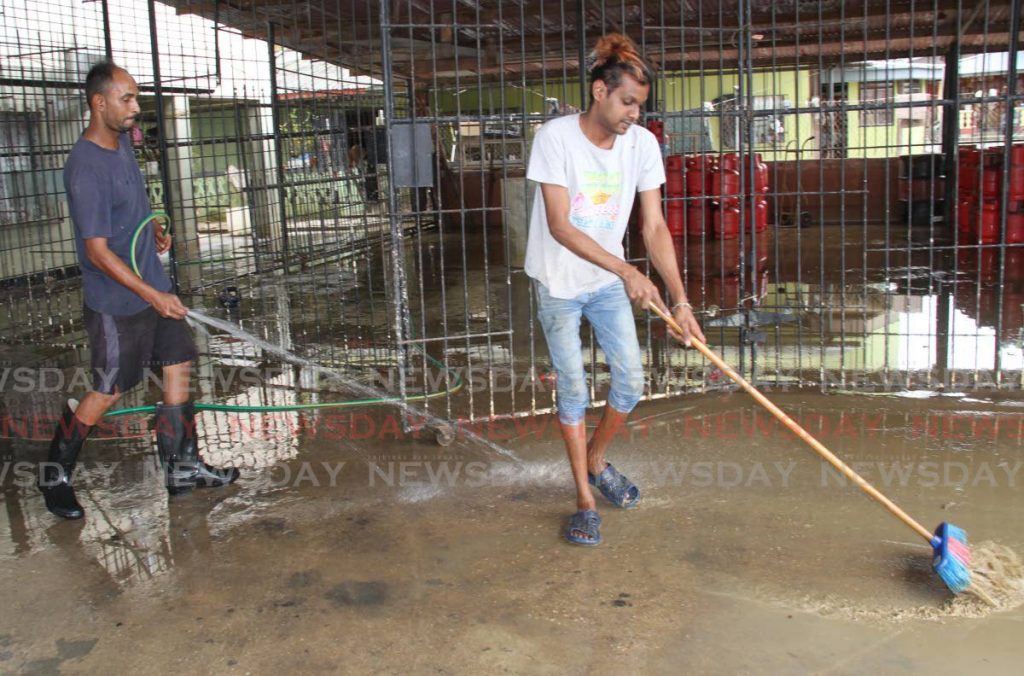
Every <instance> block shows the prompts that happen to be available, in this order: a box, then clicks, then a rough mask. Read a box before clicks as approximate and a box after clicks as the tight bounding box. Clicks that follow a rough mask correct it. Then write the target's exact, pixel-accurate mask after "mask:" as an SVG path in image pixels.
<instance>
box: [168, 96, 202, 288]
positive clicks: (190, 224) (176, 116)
mask: <svg viewBox="0 0 1024 676" xmlns="http://www.w3.org/2000/svg"><path fill="white" fill-rule="evenodd" d="M163 112H164V126H165V129H164V138H165V139H166V140H167V143H166V147H167V150H166V152H167V165H166V166H167V178H168V182H169V183H170V184H171V195H170V199H171V200H172V202H171V203H167V198H168V196H167V195H165V196H164V201H165V204H164V206H165V207H166V209H167V212H168V213H169V214H171V216H172V217H173V218H174V224H173V226H174V259H175V262H176V263H177V264H178V282H179V283H180V284H181V288H182V290H183V291H184V290H187V289H189V288H191V287H193V286H196V285H197V284H198V282H199V280H200V274H201V270H200V269H199V268H200V266H198V265H191V264H188V263H193V262H195V261H198V260H199V258H200V246H199V226H198V221H197V220H196V210H195V200H194V199H193V195H192V149H191V148H190V147H189V146H187V145H184V146H178V145H177V141H183V142H187V141H190V140H191V139H192V121H191V119H190V117H189V101H188V99H187V98H185V97H184V96H168V97H166V98H165V99H164V111H163Z"/></svg>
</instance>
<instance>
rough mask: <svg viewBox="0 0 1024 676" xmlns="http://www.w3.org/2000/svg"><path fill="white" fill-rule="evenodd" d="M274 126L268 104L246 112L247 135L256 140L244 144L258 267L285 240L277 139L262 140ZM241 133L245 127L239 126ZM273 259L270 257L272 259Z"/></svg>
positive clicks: (241, 146) (259, 267)
mask: <svg viewBox="0 0 1024 676" xmlns="http://www.w3.org/2000/svg"><path fill="white" fill-rule="evenodd" d="M273 128H274V125H273V120H272V117H271V115H270V113H269V111H267V110H266V109H265V108H262V107H259V106H251V107H249V108H248V109H247V112H246V114H245V130H244V133H245V135H246V136H247V137H248V138H250V139H254V140H250V141H247V142H245V143H243V144H241V145H240V149H241V152H242V153H243V154H244V163H245V166H244V167H243V169H245V171H246V181H247V190H246V201H247V203H248V206H249V222H250V223H251V224H252V237H253V248H254V250H255V254H256V257H257V269H262V267H263V266H261V265H260V263H259V258H260V257H261V256H263V255H266V254H268V253H272V252H276V251H278V250H279V249H280V244H281V234H280V230H281V209H282V208H283V206H284V205H282V204H279V203H278V199H277V195H278V193H277V189H276V187H275V188H271V187H270V186H275V185H276V184H277V173H276V169H275V167H276V166H277V153H276V152H275V150H274V142H273V140H262V138H261V137H262V136H263V134H265V133H266V132H267V130H272V129H273ZM239 131H240V133H241V131H242V130H239ZM268 263H269V261H268Z"/></svg>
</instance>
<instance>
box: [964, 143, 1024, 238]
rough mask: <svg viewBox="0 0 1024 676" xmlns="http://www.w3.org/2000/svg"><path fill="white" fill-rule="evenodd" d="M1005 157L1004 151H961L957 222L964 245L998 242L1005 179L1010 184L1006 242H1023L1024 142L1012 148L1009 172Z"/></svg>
mask: <svg viewBox="0 0 1024 676" xmlns="http://www.w3.org/2000/svg"><path fill="white" fill-rule="evenodd" d="M1003 155H1004V152H1003V148H990V149H988V150H984V151H983V150H979V149H978V148H976V147H974V146H964V147H962V148H961V149H960V162H959V165H958V166H959V175H960V185H959V191H958V194H957V209H956V221H957V229H958V230H959V240H960V241H961V242H963V243H966V244H998V243H999V241H1000V233H999V216H1000V213H1001V211H1002V197H1003V180H1004V177H1005V179H1006V180H1007V181H1008V186H1007V195H1006V199H1007V217H1006V242H1007V243H1008V244H1021V243H1024V143H1018V144H1015V145H1014V146H1013V147H1011V148H1010V166H1009V169H1008V170H1006V171H1004V167H1003ZM979 195H980V200H979Z"/></svg>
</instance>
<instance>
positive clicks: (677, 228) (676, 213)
mask: <svg viewBox="0 0 1024 676" xmlns="http://www.w3.org/2000/svg"><path fill="white" fill-rule="evenodd" d="M667 214H668V217H667V218H666V219H665V221H666V222H667V223H668V231H669V232H670V233H671V234H672V236H673V237H682V236H683V233H684V232H685V231H686V224H685V222H684V221H683V203H682V202H680V201H677V202H669V203H668V210H667Z"/></svg>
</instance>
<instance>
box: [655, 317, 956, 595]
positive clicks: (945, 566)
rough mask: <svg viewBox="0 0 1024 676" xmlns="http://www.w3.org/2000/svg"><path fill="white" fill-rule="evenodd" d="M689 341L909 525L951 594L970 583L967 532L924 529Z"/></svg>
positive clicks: (671, 322)
mask: <svg viewBox="0 0 1024 676" xmlns="http://www.w3.org/2000/svg"><path fill="white" fill-rule="evenodd" d="M648 307H649V308H650V309H651V311H652V312H654V313H655V314H657V315H658V316H659V317H661V318H662V319H663V320H664V321H665V323H666V324H668V325H669V326H670V327H671V328H672V329H673V330H674V331H676V332H677V333H683V330H682V329H681V328H680V326H679V324H677V323H676V321H675V320H674V319H672V317H670V316H669V315H668V314H666V313H665V311H664V310H662V309H661V308H660V307H658V306H657V305H655V304H654V303H653V302H651V303H650V304H649V305H648ZM690 342H691V344H692V345H693V347H695V348H697V350H698V351H700V353H701V354H703V355H704V356H705V357H707V358H708V360H709V361H710V362H711V363H712V364H714V365H715V366H717V367H718V368H719V370H721V371H722V372H723V373H725V374H726V375H727V376H729V377H730V378H732V380H733V381H734V382H735V383H736V384H737V385H739V386H740V387H742V388H743V389H744V390H745V391H746V392H747V394H749V395H750V396H752V397H753V398H754V400H755V401H757V403H759V404H761V405H762V406H764V407H765V408H766V409H768V411H769V412H770V413H771V414H772V415H773V416H775V417H776V418H778V420H779V421H780V422H781V423H782V424H783V425H785V426H786V427H788V428H789V429H790V430H792V432H793V433H794V434H796V435H797V436H798V437H800V438H801V439H803V440H804V441H805V442H806V443H807V445H808V446H810V447H811V448H813V449H814V450H815V451H816V452H817V453H818V454H819V455H820V456H821V457H823V458H825V460H827V461H828V462H829V463H830V464H831V465H832V466H833V467H835V468H836V469H837V470H839V471H840V472H842V473H843V475H844V476H846V478H848V479H850V480H851V481H853V482H854V483H855V484H857V486H859V487H860V489H861V490H862V491H864V492H865V493H867V494H868V495H869V496H870V497H872V498H874V499H875V500H877V501H878V502H880V503H881V504H882V506H883V507H885V508H886V509H887V510H889V512H890V513H891V514H892V515H893V516H895V517H896V518H897V519H899V520H900V521H902V522H903V523H905V524H906V525H908V526H910V528H911V529H912V530H913V531H914V532H915V533H917V534H918V535H920V536H921V537H923V538H924V539H925V541H926V542H927V543H928V544H930V545H931V547H932V552H933V554H934V555H933V558H932V568H934V569H935V572H936V573H938V574H939V577H941V578H942V581H943V582H945V583H946V586H947V587H949V589H950V590H951V591H952V592H953V593H954V594H959V593H961V592H963V591H966V590H967V588H968V587H970V586H971V571H970V568H968V566H969V565H970V563H971V550H970V548H968V546H967V533H966V532H964V530H963V529H962V528H958V527H957V526H954V525H953V524H951V523H941V524H939V527H938V528H936V529H935V532H934V533H932V532H930V531H928V529H927V528H925V527H924V526H922V525H921V524H920V523H918V522H917V521H915V520H914V519H913V518H911V517H910V515H909V514H907V513H906V512H904V511H903V510H902V509H900V507H899V506H898V505H896V503H894V502H893V501H892V500H890V499H889V498H887V497H885V496H884V495H882V493H880V492H879V491H878V489H876V488H875V487H874V486H872V485H871V484H869V483H868V482H867V481H866V480H865V479H864V477H862V476H861V475H859V474H857V473H856V472H855V471H853V469H852V468H850V467H849V466H848V465H847V464H846V463H845V462H843V461H842V460H840V459H839V458H838V457H836V455H835V454H834V453H832V451H830V450H828V449H827V448H826V447H825V445H824V444H822V443H821V442H820V441H818V440H817V439H815V438H814V437H813V436H811V434H810V432H808V431H807V430H805V429H804V428H803V427H801V426H800V425H798V424H797V423H796V421H794V420H793V419H792V418H790V417H789V416H788V415H786V413H785V412H783V411H782V409H780V408H779V407H778V406H776V405H775V404H773V403H772V402H771V401H769V399H768V397H766V396H764V395H763V394H761V393H760V392H759V391H758V390H757V389H756V388H755V387H754V386H753V385H751V384H750V383H748V382H747V381H746V379H745V378H743V376H741V375H740V374H738V373H736V372H735V371H733V370H732V369H731V368H729V365H728V364H726V363H725V362H724V361H723V360H722V358H721V357H719V356H718V355H717V354H715V353H714V352H712V351H711V349H709V348H708V346H707V345H705V344H704V343H702V342H701V341H700V340H698V339H697V338H693V337H691V338H690Z"/></svg>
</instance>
